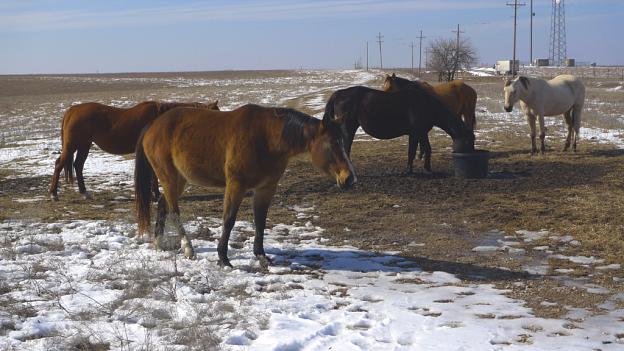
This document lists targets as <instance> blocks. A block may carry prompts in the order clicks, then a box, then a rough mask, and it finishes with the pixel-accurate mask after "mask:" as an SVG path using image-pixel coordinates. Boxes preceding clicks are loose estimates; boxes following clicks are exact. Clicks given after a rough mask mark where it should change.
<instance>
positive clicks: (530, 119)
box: [526, 113, 537, 155]
mask: <svg viewBox="0 0 624 351" xmlns="http://www.w3.org/2000/svg"><path fill="white" fill-rule="evenodd" d="M526 118H527V122H528V123H529V128H530V129H531V155H535V153H536V152H537V145H536V144H535V116H534V115H532V114H529V113H527V115H526Z"/></svg>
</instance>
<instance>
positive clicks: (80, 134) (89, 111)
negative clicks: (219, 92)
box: [49, 101, 219, 200]
mask: <svg viewBox="0 0 624 351" xmlns="http://www.w3.org/2000/svg"><path fill="white" fill-rule="evenodd" d="M180 106H187V107H197V108H206V109H211V110H218V109H219V107H218V101H215V102H213V103H210V104H202V103H182V102H158V101H144V102H141V103H139V104H137V105H135V106H133V107H130V108H120V107H113V106H108V105H104V104H100V103H97V102H88V103H83V104H78V105H74V106H72V107H70V108H69V109H68V110H67V112H65V115H64V116H63V122H62V124H61V144H62V150H61V155H60V156H59V157H58V158H57V159H56V163H55V166H54V174H53V176H52V182H51V183H50V190H49V194H50V196H51V197H52V199H54V200H58V180H59V177H60V174H61V171H62V170H65V180H66V181H67V182H72V183H73V181H74V176H73V173H72V163H73V167H74V168H75V170H76V178H77V180H78V191H79V192H80V194H82V195H83V196H84V197H85V198H88V197H89V195H88V193H87V188H86V187H85V184H84V177H83V174H82V170H83V168H84V164H85V161H86V160H87V156H88V155H89V149H91V145H92V144H93V143H95V144H97V146H99V147H100V149H102V150H104V151H105V152H108V153H110V154H115V155H125V154H131V153H133V152H134V150H135V147H136V143H137V140H138V139H139V135H140V134H141V130H142V129H143V128H144V127H145V126H146V125H148V124H149V123H150V122H152V121H153V120H154V119H156V117H158V116H159V115H161V114H162V113H164V112H166V111H168V110H170V109H172V108H174V107H180ZM74 152H75V153H76V160H75V161H74ZM154 186H155V189H154V190H155V191H157V190H158V185H157V184H155V185H154Z"/></svg>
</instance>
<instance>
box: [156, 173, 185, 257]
mask: <svg viewBox="0 0 624 351" xmlns="http://www.w3.org/2000/svg"><path fill="white" fill-rule="evenodd" d="M185 185H186V181H185V180H183V179H180V178H178V179H176V181H174V182H173V184H167V185H165V183H164V182H163V192H164V198H165V200H163V196H161V199H160V200H158V217H157V219H156V228H155V230H154V246H155V248H157V249H162V248H163V242H162V237H163V233H164V228H165V218H167V217H168V218H169V219H170V220H171V222H173V225H174V226H175V228H176V230H177V232H178V237H179V238H180V248H181V249H182V252H183V253H184V257H186V258H188V259H193V258H195V250H194V249H193V245H192V244H191V240H190V239H189V238H188V236H187V234H186V230H185V229H184V226H183V225H182V221H181V220H180V207H179V205H178V199H179V198H180V195H181V194H182V192H183V191H184V186H185ZM167 212H168V213H167Z"/></svg>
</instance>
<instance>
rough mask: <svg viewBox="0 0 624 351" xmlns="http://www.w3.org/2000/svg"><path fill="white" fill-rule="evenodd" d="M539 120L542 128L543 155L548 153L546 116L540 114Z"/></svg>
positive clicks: (541, 149) (541, 150)
mask: <svg viewBox="0 0 624 351" xmlns="http://www.w3.org/2000/svg"><path fill="white" fill-rule="evenodd" d="M537 118H538V120H539V127H540V152H541V153H542V155H543V154H544V153H545V152H546V126H545V124H544V115H543V114H540V115H539V116H538V117H537Z"/></svg>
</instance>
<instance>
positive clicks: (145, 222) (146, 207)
mask: <svg viewBox="0 0 624 351" xmlns="http://www.w3.org/2000/svg"><path fill="white" fill-rule="evenodd" d="M149 126H150V125H149V124H148V125H147V126H146V127H145V128H143V131H142V132H141V135H140V136H139V141H138V142H137V146H136V158H135V161H134V205H135V209H136V213H137V222H138V225H139V230H138V232H139V235H142V234H143V233H145V231H147V230H149V227H150V220H151V219H150V205H151V201H152V182H153V181H154V180H155V179H154V169H153V168H152V165H151V164H150V163H149V160H148V159H147V157H146V156H145V150H144V149H143V136H144V135H145V132H146V131H147V129H148V127H149Z"/></svg>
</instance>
